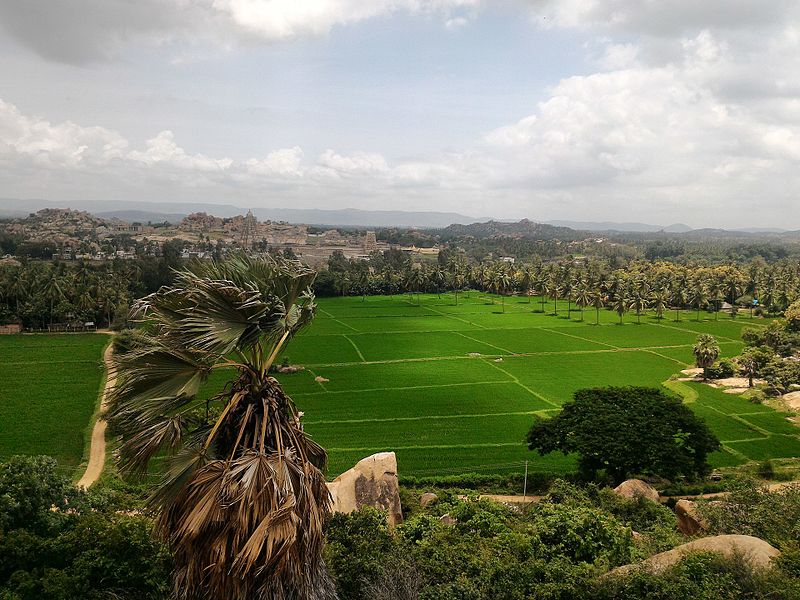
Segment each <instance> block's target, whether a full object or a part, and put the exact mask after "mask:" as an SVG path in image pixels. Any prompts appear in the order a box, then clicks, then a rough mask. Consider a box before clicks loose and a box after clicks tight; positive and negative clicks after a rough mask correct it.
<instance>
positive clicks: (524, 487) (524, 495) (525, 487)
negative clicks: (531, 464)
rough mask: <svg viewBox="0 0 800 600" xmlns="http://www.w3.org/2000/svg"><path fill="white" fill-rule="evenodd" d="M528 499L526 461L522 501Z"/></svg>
mask: <svg viewBox="0 0 800 600" xmlns="http://www.w3.org/2000/svg"><path fill="white" fill-rule="evenodd" d="M527 497H528V461H527V460H526V461H525V483H524V484H523V486H522V501H523V502H525V499H526V498H527Z"/></svg>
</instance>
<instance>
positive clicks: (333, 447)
mask: <svg viewBox="0 0 800 600" xmlns="http://www.w3.org/2000/svg"><path fill="white" fill-rule="evenodd" d="M318 305H319V308H318V315H317V318H316V319H315V321H314V323H313V324H312V325H311V327H309V328H308V330H307V331H306V332H304V333H303V334H302V335H300V336H299V337H298V338H296V339H295V340H293V341H292V342H291V344H290V345H289V347H288V348H287V350H286V352H285V355H286V356H287V357H288V358H289V360H290V361H291V362H292V363H294V364H302V365H304V366H305V367H306V370H305V371H303V372H300V373H297V374H294V375H285V376H280V379H281V381H282V383H283V384H284V386H285V388H286V390H287V391H288V392H289V393H290V394H291V395H292V397H293V398H294V400H295V402H296V403H297V405H298V406H299V407H300V409H301V410H302V411H304V412H305V417H304V422H305V423H306V429H307V431H308V432H309V433H310V434H311V435H313V437H314V438H315V439H316V440H317V441H318V442H320V443H321V444H322V445H323V446H325V447H326V448H327V449H328V452H329V455H330V475H336V474H338V473H339V472H341V471H343V470H346V469H347V468H349V467H350V466H352V465H353V464H354V463H355V462H357V461H358V460H359V459H361V458H363V457H365V456H367V455H369V454H372V453H374V452H380V451H386V450H394V451H395V452H397V456H398V462H399V469H400V472H401V474H402V475H419V476H424V475H434V474H458V473H464V472H473V471H474V472H509V471H518V470H520V469H522V468H523V465H524V462H525V461H529V468H530V470H532V471H550V472H558V471H564V470H570V469H572V468H573V466H574V460H573V458H572V457H565V456H562V455H555V454H554V455H549V456H546V457H540V456H538V454H536V453H532V452H529V451H528V450H527V449H526V447H525V444H524V441H523V440H524V437H525V434H526V432H527V430H528V428H529V427H530V424H531V421H532V416H533V415H535V414H538V415H542V416H547V415H552V414H554V413H555V412H557V411H558V410H559V407H560V406H561V405H562V404H563V403H564V402H566V401H567V400H569V399H570V397H571V396H572V393H573V392H574V391H575V390H577V389H580V388H583V387H588V386H604V385H652V386H659V385H661V384H662V382H664V381H666V380H668V379H669V378H670V376H671V375H673V374H675V373H677V372H679V371H680V370H681V369H683V368H685V367H686V366H687V365H689V364H690V363H691V362H692V360H693V358H692V350H691V347H692V344H693V343H694V341H695V339H696V338H697V335H698V334H699V333H701V332H707V333H712V334H714V335H715V336H716V337H717V339H718V341H719V343H720V347H721V349H722V352H723V355H725V356H733V355H735V354H737V353H738V351H739V350H740V349H741V346H742V344H741V330H742V328H743V327H745V326H748V325H752V326H763V325H764V324H765V322H764V321H763V320H759V319H756V320H752V321H751V320H750V319H749V317H748V315H747V314H746V313H740V314H739V316H738V317H737V318H736V320H731V319H730V317H728V316H723V315H720V316H719V318H718V320H715V319H714V316H713V315H709V314H707V313H702V314H701V322H697V321H696V320H695V319H696V315H695V313H686V312H684V313H682V314H681V320H680V322H676V321H675V313H674V312H671V313H669V314H668V315H667V316H665V318H664V319H663V320H661V321H659V320H657V319H656V318H655V317H654V316H653V315H649V314H648V315H644V316H642V318H641V324H640V325H639V324H636V317H635V315H633V314H630V315H626V317H625V324H624V325H618V324H617V323H618V317H617V315H616V314H615V313H612V312H609V311H601V312H600V324H599V325H595V324H594V323H595V319H596V313H595V311H594V310H587V311H586V312H585V313H584V315H583V316H584V319H585V320H584V321H581V315H580V313H579V312H578V311H573V313H572V315H571V318H567V304H566V302H564V303H561V304H559V310H558V312H559V314H558V316H555V315H553V314H552V312H553V303H552V302H548V303H547V304H546V305H545V309H546V312H544V313H542V312H539V311H540V310H541V308H542V307H541V304H539V302H537V300H536V299H535V298H534V299H533V300H532V302H531V303H528V301H527V299H519V298H506V299H505V309H504V310H505V312H503V308H502V305H501V302H500V299H499V298H492V297H490V296H487V295H484V294H478V293H474V292H473V293H470V294H469V295H468V296H465V295H460V296H459V303H458V306H456V305H455V300H454V298H453V296H452V295H445V294H442V296H441V297H437V296H436V295H421V296H419V297H417V296H414V298H413V299H412V298H410V297H409V296H407V295H405V296H392V297H387V296H376V297H367V298H366V299H364V300H362V299H361V298H360V297H346V298H321V299H318ZM69 340H72V341H69ZM105 342H106V340H105V337H104V336H98V335H87V336H77V335H76V336H39V337H33V336H6V337H4V338H0V358H2V359H3V363H2V365H0V402H1V403H2V406H0V456H5V455H8V454H10V453H14V452H20V453H34V452H38V453H50V454H54V455H56V456H57V457H58V458H59V460H61V461H62V462H63V463H64V464H67V465H75V464H77V463H78V462H80V459H81V456H82V451H83V443H84V436H85V435H86V433H87V430H88V426H89V421H90V419H91V415H92V412H93V410H94V407H95V405H96V401H97V391H98V387H99V385H100V382H101V379H102V370H101V367H100V355H101V351H102V347H103V345H104V343H105ZM317 376H319V377H322V378H324V379H327V381H322V382H317V381H316V380H315V378H316V377H317ZM224 380H225V373H224V371H217V372H216V373H215V375H214V379H212V380H211V381H210V382H209V385H208V388H207V390H206V392H205V393H207V394H209V395H210V394H212V393H213V392H214V391H216V390H218V389H219V388H220V387H221V385H222V384H223V383H224ZM16 382H19V383H22V382H24V384H23V385H24V386H25V387H23V385H19V384H18V383H16ZM683 385H684V387H683V388H678V389H682V390H683V392H684V395H685V397H687V398H694V399H693V401H691V403H690V406H691V407H692V409H693V410H695V411H696V412H697V413H698V414H700V415H701V416H703V417H704V418H705V419H706V420H707V421H708V423H709V424H710V426H711V428H712V429H713V430H714V431H715V432H716V433H717V435H718V436H719V438H720V439H721V440H723V442H724V450H723V451H721V452H718V453H716V454H715V455H713V456H712V463H713V464H714V465H715V466H731V465H736V464H741V463H743V462H746V461H749V460H762V459H765V458H783V457H800V435H799V434H800V429H798V428H796V427H795V426H794V425H792V424H791V423H790V422H789V421H787V419H786V418H785V415H784V414H781V413H777V412H775V411H773V410H771V409H770V408H767V407H765V406H761V405H757V404H752V403H750V402H748V401H746V400H744V399H742V398H740V397H738V396H731V395H729V394H725V393H723V392H722V391H720V390H715V389H713V388H710V387H708V386H705V385H701V384H693V383H688V384H683ZM673 387H674V386H673ZM692 391H693V392H694V393H692ZM23 417H24V418H23ZM632 435H635V432H632Z"/></svg>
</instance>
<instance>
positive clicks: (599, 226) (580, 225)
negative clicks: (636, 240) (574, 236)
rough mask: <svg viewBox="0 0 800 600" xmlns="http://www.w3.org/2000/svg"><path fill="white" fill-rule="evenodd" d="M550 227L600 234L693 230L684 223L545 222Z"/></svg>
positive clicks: (682, 231)
mask: <svg viewBox="0 0 800 600" xmlns="http://www.w3.org/2000/svg"><path fill="white" fill-rule="evenodd" d="M545 223H547V224H548V225H555V226H556V227H569V228H570V229H577V230H580V231H596V232H598V233H602V232H606V231H619V232H627V231H629V232H637V233H651V232H656V231H663V232H665V233H686V232H687V231H692V228H691V227H689V226H688V225H684V224H683V223H673V224H672V225H666V226H665V225H648V224H647V223H616V222H614V221H545Z"/></svg>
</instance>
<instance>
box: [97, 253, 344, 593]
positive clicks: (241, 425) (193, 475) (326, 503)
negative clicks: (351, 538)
mask: <svg viewBox="0 0 800 600" xmlns="http://www.w3.org/2000/svg"><path fill="white" fill-rule="evenodd" d="M314 277H315V273H314V272H313V271H312V270H310V269H309V268H307V267H305V266H303V265H301V264H300V263H299V262H297V261H290V260H288V259H285V258H282V257H271V256H263V257H256V258H250V257H247V256H245V255H237V256H234V257H233V258H231V259H229V260H227V261H225V262H210V263H203V264H195V265H193V266H191V267H190V268H189V269H188V270H186V271H182V272H179V273H177V274H176V278H175V284H174V285H173V286H171V287H166V288H162V289H161V290H159V291H158V292H156V293H154V294H152V295H150V296H147V297H145V298H143V299H142V300H140V301H139V302H138V303H137V304H136V305H135V307H134V311H133V313H132V314H133V316H134V317H137V318H139V319H142V320H144V321H146V323H147V328H146V329H145V330H144V331H145V332H146V333H145V334H144V335H143V336H142V338H141V342H139V343H137V345H136V347H135V348H133V349H132V350H131V351H130V352H128V353H125V354H122V355H119V356H117V357H116V358H115V368H116V372H117V385H116V387H115V388H114V390H113V393H112V395H111V398H110V411H109V423H110V425H111V427H112V428H113V431H115V432H116V433H117V434H118V435H119V437H120V446H119V451H118V464H119V468H120V470H121V471H122V472H127V473H130V472H138V473H144V472H146V471H147V469H148V465H149V463H150V462H151V460H152V459H153V458H154V457H156V456H159V457H164V460H165V462H166V472H165V476H164V478H163V480H162V481H161V483H160V485H159V486H158V489H157V491H156V492H155V493H154V495H153V497H152V498H151V505H152V507H153V508H154V509H155V510H157V511H158V516H157V519H156V528H157V531H158V532H159V533H160V534H161V535H162V536H163V537H164V539H165V540H166V541H167V542H168V543H169V546H170V549H171V550H172V555H173V569H174V570H173V586H174V593H175V597H176V598H181V599H185V600H206V599H208V598H215V599H219V600H234V599H240V598H254V599H259V600H279V599H285V598H297V599H298V600H301V599H311V598H314V599H317V598H333V597H334V593H333V591H332V586H331V582H330V578H329V576H328V575H327V572H326V569H325V565H324V563H323V559H322V548H323V531H322V527H323V523H324V521H325V519H326V517H327V515H328V514H329V512H330V497H329V494H328V490H327V488H326V486H325V477H324V474H323V470H324V469H325V466H326V462H327V455H326V453H325V451H324V450H323V449H322V448H321V447H320V446H319V445H317V444H316V443H315V442H313V441H312V440H311V439H310V438H309V437H308V435H307V434H306V433H305V432H304V431H303V426H302V424H301V422H300V417H301V413H299V412H298V411H297V409H296V407H295V405H294V403H293V402H292V400H291V398H289V397H288V396H287V395H286V394H285V393H284V392H283V390H282V388H281V385H280V384H279V383H278V381H277V380H275V379H274V378H273V377H271V376H270V367H271V366H272V365H273V363H274V361H275V360H276V357H277V356H278V355H279V354H280V352H281V350H282V349H283V348H284V346H285V344H286V343H287V342H288V341H289V340H291V339H292V338H293V337H294V336H295V335H296V334H297V333H298V332H299V331H300V330H301V329H303V328H304V327H305V326H306V325H307V324H308V323H310V322H311V320H312V319H313V317H314V313H315V308H316V307H315V305H314V297H313V295H312V293H311V290H310V286H311V284H312V282H313V280H314ZM217 369H227V370H229V371H230V373H231V378H230V381H229V382H228V384H227V385H226V386H225V387H224V388H223V390H222V391H221V392H220V393H219V394H217V395H216V396H215V397H214V398H212V399H211V400H210V401H209V400H203V399H200V398H198V397H197V394H198V392H199V391H200V389H201V387H202V385H203V384H204V383H205V382H206V381H207V379H208V377H209V374H210V373H212V372H213V371H215V370H217ZM212 409H213V410H212Z"/></svg>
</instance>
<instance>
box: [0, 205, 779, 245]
mask: <svg viewBox="0 0 800 600" xmlns="http://www.w3.org/2000/svg"><path fill="white" fill-rule="evenodd" d="M42 208H73V209H76V210H85V211H87V212H90V213H92V214H94V215H96V216H98V217H102V218H106V219H112V218H117V219H121V220H123V221H128V222H141V223H147V222H151V223H163V222H164V221H167V222H169V223H177V222H179V221H181V219H183V218H184V217H185V216H186V215H188V214H190V213H193V212H206V213H208V214H212V215H215V216H217V217H234V216H236V215H243V214H245V213H246V212H247V210H248V209H247V208H244V207H241V206H234V205H231V204H203V203H183V202H144V201H113V200H82V201H58V200H42V199H25V200H22V199H19V198H0V217H6V218H7V217H24V216H26V215H28V214H29V213H31V212H35V211H37V210H40V209H42ZM250 210H252V211H253V214H254V215H255V216H256V217H257V218H258V219H259V220H261V221H265V220H272V221H288V222H290V223H304V224H307V225H321V226H332V227H414V228H420V229H440V230H446V229H447V228H448V227H449V226H450V225H453V226H459V225H471V224H474V223H480V224H482V225H483V227H481V228H478V229H475V230H474V231H473V232H468V230H463V232H462V234H463V235H475V233H477V234H478V235H479V236H483V235H489V236H491V235H512V236H524V235H532V234H533V233H534V231H533V230H534V229H536V233H537V234H539V235H541V234H545V235H547V236H555V235H557V234H559V233H560V234H566V232H567V231H568V230H574V231H584V232H587V231H588V232H594V233H659V232H664V233H671V234H687V235H712V236H719V235H726V234H730V235H732V236H734V237H736V236H747V235H764V236H775V235H778V236H780V235H782V234H791V233H792V232H790V231H787V230H786V229H780V228H768V227H761V228H759V227H752V228H742V229H732V230H721V229H693V228H691V227H689V226H688V225H685V224H683V223H673V224H671V225H651V224H648V223H637V222H616V221H566V220H552V221H543V222H534V221H529V220H528V219H523V220H522V221H520V222H518V223H516V222H512V221H509V220H494V219H491V218H489V217H480V218H479V217H470V216H467V215H462V214H459V213H453V212H434V211H430V212H429V211H403V210H359V209H355V208H345V209H332V210H325V209H302V208H263V207H258V208H252V209H250ZM506 226H508V227H506ZM543 226H548V227H553V228H555V230H547V229H546V227H544V228H543ZM537 228H538V229H537ZM457 230H458V228H457V227H454V228H453V230H451V231H449V232H447V231H445V232H444V233H445V234H450V235H455V231H457ZM501 230H502V231H503V232H504V233H499V232H500V231H501ZM523 230H524V231H525V233H523ZM492 231H494V232H495V233H491V232H492ZM567 237H571V236H567Z"/></svg>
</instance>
